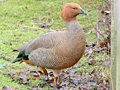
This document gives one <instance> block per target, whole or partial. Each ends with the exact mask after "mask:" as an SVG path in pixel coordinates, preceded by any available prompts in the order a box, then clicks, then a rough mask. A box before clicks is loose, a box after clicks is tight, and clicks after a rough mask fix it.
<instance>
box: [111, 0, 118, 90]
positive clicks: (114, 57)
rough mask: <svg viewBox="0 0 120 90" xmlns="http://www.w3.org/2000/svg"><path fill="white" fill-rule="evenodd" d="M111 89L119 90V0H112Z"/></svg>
mask: <svg viewBox="0 0 120 90" xmlns="http://www.w3.org/2000/svg"><path fill="white" fill-rule="evenodd" d="M111 6H112V18H111V20H112V25H111V26H112V27H111V28H112V31H111V72H110V73H111V90H120V0H112V1H111Z"/></svg>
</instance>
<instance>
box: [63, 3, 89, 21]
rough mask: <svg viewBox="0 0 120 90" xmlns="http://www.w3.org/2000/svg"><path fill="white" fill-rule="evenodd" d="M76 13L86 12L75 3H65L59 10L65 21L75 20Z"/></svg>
mask: <svg viewBox="0 0 120 90" xmlns="http://www.w3.org/2000/svg"><path fill="white" fill-rule="evenodd" d="M78 14H85V15H86V14H87V13H85V12H84V11H83V10H82V8H81V7H80V6H79V5H78V4H76V3H67V4H66V5H65V6H64V8H63V10H62V12H61V16H62V18H63V20H64V21H66V22H76V21H77V20H76V16H77V15H78Z"/></svg>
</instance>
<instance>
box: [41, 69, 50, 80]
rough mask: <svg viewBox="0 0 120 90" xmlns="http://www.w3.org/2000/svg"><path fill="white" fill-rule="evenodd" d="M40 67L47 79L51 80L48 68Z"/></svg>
mask: <svg viewBox="0 0 120 90" xmlns="http://www.w3.org/2000/svg"><path fill="white" fill-rule="evenodd" d="M39 69H41V70H42V73H43V74H44V75H45V76H46V78H45V80H46V81H49V78H48V73H47V70H46V69H45V68H42V67H39Z"/></svg>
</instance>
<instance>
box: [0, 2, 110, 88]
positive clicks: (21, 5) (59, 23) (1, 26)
mask: <svg viewBox="0 0 120 90" xmlns="http://www.w3.org/2000/svg"><path fill="white" fill-rule="evenodd" d="M67 2H74V3H78V4H79V5H81V7H82V8H83V10H84V11H86V12H87V13H88V15H87V16H85V15H79V16H77V20H78V22H79V23H80V24H81V26H82V27H83V28H85V29H86V31H87V32H88V31H89V30H93V31H92V33H90V34H89V35H86V38H87V41H96V36H95V31H94V30H95V29H94V28H95V25H96V19H97V18H98V17H99V16H100V13H97V10H96V7H97V6H101V5H102V3H104V0H94V1H91V0H7V1H5V2H0V10H1V11H0V64H4V63H5V64H6V65H7V66H5V67H3V68H0V72H1V73H0V78H1V79H0V82H1V84H0V89H2V87H3V86H11V87H14V88H18V90H27V89H26V87H23V86H22V85H21V84H18V82H13V81H12V79H11V78H8V77H5V76H4V75H3V73H5V72H11V71H14V70H16V71H17V70H18V72H19V70H20V69H24V68H26V67H25V63H22V64H19V63H15V64H12V63H11V62H12V61H13V60H14V59H15V57H16V56H17V54H18V53H15V52H12V50H13V49H17V48H18V47H20V46H21V45H23V44H25V43H26V42H28V41H30V40H32V39H33V38H35V37H38V36H40V35H42V34H44V33H46V32H47V30H48V29H42V30H41V28H40V26H41V25H42V24H43V23H45V22H47V20H48V19H50V21H51V22H50V23H49V30H50V29H54V28H56V29H57V30H63V29H65V24H64V21H63V20H62V18H61V15H60V14H61V10H62V8H63V6H64V5H65V4H66V3H67ZM96 16H97V17H96ZM33 19H37V20H38V23H35V22H34V21H33ZM25 26H26V27H25ZM38 28H39V29H38ZM3 57H5V58H9V61H6V60H4V59H3ZM101 59H102V60H104V56H99V55H98V56H97V55H96V58H95V60H101ZM82 62H83V63H87V62H88V61H87V59H86V56H84V57H83V58H82ZM79 64H80V65H81V63H79ZM97 67H99V66H95V67H92V66H89V65H85V66H84V67H81V68H80V69H78V70H80V71H83V72H84V73H85V72H87V71H89V70H92V69H93V68H97ZM32 68H36V67H32ZM104 68H106V67H103V66H102V67H101V69H103V70H104V71H105V72H106V73H108V68H107V70H105V69H104ZM34 81H36V83H37V81H38V80H37V79H36V80H34ZM27 88H31V86H29V85H28V86H27ZM46 88H47V87H45V88H44V90H46Z"/></svg>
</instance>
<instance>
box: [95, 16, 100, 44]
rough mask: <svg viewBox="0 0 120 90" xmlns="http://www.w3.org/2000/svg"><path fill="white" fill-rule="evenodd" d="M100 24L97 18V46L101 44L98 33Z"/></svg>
mask: <svg viewBox="0 0 120 90" xmlns="http://www.w3.org/2000/svg"><path fill="white" fill-rule="evenodd" d="M98 23H99V19H98V18H97V25H96V35H97V45H99V44H100V35H99V31H98V30H99V25H98Z"/></svg>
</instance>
